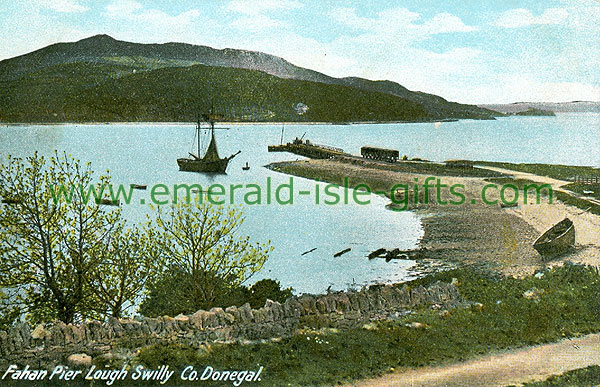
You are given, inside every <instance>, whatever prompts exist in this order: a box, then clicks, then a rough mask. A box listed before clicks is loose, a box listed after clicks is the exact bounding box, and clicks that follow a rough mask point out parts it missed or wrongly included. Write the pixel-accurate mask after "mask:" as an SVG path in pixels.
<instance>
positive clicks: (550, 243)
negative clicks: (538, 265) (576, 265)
mask: <svg viewBox="0 0 600 387" xmlns="http://www.w3.org/2000/svg"><path fill="white" fill-rule="evenodd" d="M573 245H575V227H574V226H573V221H572V220H571V219H569V218H565V219H563V220H561V221H560V222H558V223H557V224H555V225H554V226H552V227H551V228H550V229H549V230H548V231H546V232H545V233H543V234H542V235H541V236H540V237H539V238H538V239H537V240H536V241H535V242H534V243H533V248H534V249H536V250H537V252H538V253H540V255H541V256H542V257H543V258H546V259H548V258H553V257H557V256H559V255H561V254H564V253H565V252H567V251H568V250H569V249H570V248H571V247H572V246H573Z"/></svg>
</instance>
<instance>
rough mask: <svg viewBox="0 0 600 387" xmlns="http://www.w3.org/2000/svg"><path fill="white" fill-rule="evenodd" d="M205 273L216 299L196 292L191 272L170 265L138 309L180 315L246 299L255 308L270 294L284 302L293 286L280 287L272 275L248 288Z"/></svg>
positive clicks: (149, 313)
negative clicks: (214, 290) (270, 277)
mask: <svg viewBox="0 0 600 387" xmlns="http://www.w3.org/2000/svg"><path fill="white" fill-rule="evenodd" d="M202 276H203V280H204V281H210V282H212V286H214V288H215V289H216V294H217V297H216V299H214V300H212V299H208V298H205V297H203V296H202V294H196V292H194V289H196V287H194V286H193V281H194V278H193V277H192V275H191V274H189V273H187V272H184V271H183V270H181V269H179V268H177V267H170V268H169V269H168V270H167V271H166V273H165V274H164V275H162V276H161V277H160V278H158V279H157V280H156V281H154V282H152V283H150V284H149V285H148V293H147V296H146V298H145V299H144V300H143V301H142V303H141V304H140V310H139V312H140V313H141V314H142V315H144V316H146V317H158V316H164V315H167V316H177V315H178V314H191V313H194V312H196V311H198V310H200V309H204V310H209V309H211V308H213V307H221V308H226V307H228V306H241V305H243V304H245V303H246V302H248V303H250V306H252V308H260V307H261V306H263V305H264V304H265V301H266V300H267V298H268V299H270V300H273V301H278V302H284V301H285V300H286V299H287V298H288V297H290V296H291V295H292V288H287V289H281V286H280V284H279V282H278V281H274V280H271V279H263V280H260V281H258V282H256V283H255V284H254V285H252V286H251V287H249V288H248V287H246V286H243V285H238V286H235V285H232V284H231V281H228V280H227V279H226V278H221V277H217V276H214V275H210V274H208V273H203V274H202Z"/></svg>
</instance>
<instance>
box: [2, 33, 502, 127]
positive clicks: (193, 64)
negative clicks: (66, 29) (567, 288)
mask: <svg viewBox="0 0 600 387" xmlns="http://www.w3.org/2000/svg"><path fill="white" fill-rule="evenodd" d="M0 87H1V88H2V90H3V93H2V94H0V121H2V122H65V121H189V120H191V119H193V118H194V117H195V116H196V114H197V113H198V112H202V111H206V110H207V109H208V107H210V106H211V105H212V106H214V107H215V110H218V111H220V112H223V113H224V114H225V115H226V117H227V119H230V120H244V121H281V120H285V121H427V120H443V119H459V118H474V119H493V116H494V114H495V113H493V112H491V111H489V110H486V109H482V108H479V107H476V106H472V105H462V104H458V103H452V102H448V101H446V100H445V99H443V98H441V97H438V96H434V95H430V94H425V93H420V92H413V91H410V90H408V89H406V88H404V87H402V86H401V85H399V84H397V83H394V82H390V81H370V80H366V79H362V78H332V77H329V76H327V75H324V74H321V73H318V72H316V71H312V70H308V69H303V68H301V67H297V66H294V65H293V64H291V63H289V62H287V61H285V60H283V59H282V58H278V57H275V56H272V55H268V54H264V53H260V52H252V51H244V50H233V49H224V50H216V49H213V48H210V47H205V46H193V45H189V44H182V43H167V44H138V43H129V42H123V41H118V40H115V39H112V38H111V37H109V36H106V35H98V36H95V37H91V38H88V39H84V40H81V41H78V42H75V43H58V44H54V45H51V46H48V47H45V48H43V49H40V50H37V51H34V52H32V53H29V54H26V55H23V56H20V57H16V58H11V59H7V60H4V61H1V62H0ZM297 103H303V104H305V105H307V106H308V110H307V112H306V113H305V114H302V115H299V114H297V113H296V111H295V110H294V108H293V107H294V105H295V104H297Z"/></svg>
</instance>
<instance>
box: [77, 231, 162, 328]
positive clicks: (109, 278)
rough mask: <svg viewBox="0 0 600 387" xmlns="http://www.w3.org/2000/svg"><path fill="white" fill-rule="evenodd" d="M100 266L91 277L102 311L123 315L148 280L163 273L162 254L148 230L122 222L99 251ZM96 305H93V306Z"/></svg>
mask: <svg viewBox="0 0 600 387" xmlns="http://www.w3.org/2000/svg"><path fill="white" fill-rule="evenodd" d="M98 257H99V258H100V260H99V263H98V266H97V267H96V268H95V270H93V271H92V272H91V273H90V276H89V278H88V281H89V286H90V289H91V290H92V292H93V298H94V299H97V300H98V301H99V303H98V305H100V309H99V310H98V312H99V313H102V314H110V315H111V316H112V317H116V318H120V317H121V316H122V314H123V312H124V311H125V309H128V308H130V307H132V306H133V305H134V303H133V301H134V300H135V298H136V297H138V296H139V295H140V294H141V293H142V291H143V290H144V289H145V286H146V283H147V282H148V281H149V280H151V279H152V278H153V277H154V276H156V275H158V273H160V271H161V270H160V269H161V267H162V258H161V254H160V252H159V251H158V249H156V248H154V244H153V243H152V241H150V240H149V239H148V237H147V235H146V234H144V233H143V232H141V231H140V230H139V229H137V228H128V229H127V230H124V229H123V225H122V224H120V225H119V226H118V227H117V228H116V230H115V231H114V232H112V233H111V235H110V237H109V238H108V241H107V242H106V243H105V244H104V245H103V246H102V248H101V250H100V251H99V252H98ZM91 307H92V308H93V306H91Z"/></svg>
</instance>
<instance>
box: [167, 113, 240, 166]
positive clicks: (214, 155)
mask: <svg viewBox="0 0 600 387" xmlns="http://www.w3.org/2000/svg"><path fill="white" fill-rule="evenodd" d="M215 117H216V116H215V115H213V114H205V115H203V118H204V119H205V121H206V122H208V123H209V124H210V144H209V145H208V148H207V149H206V153H204V156H203V157H200V156H199V155H200V153H201V151H200V135H201V133H200V132H201V129H202V127H201V125H200V119H198V122H197V125H196V135H197V137H198V152H197V153H198V155H195V154H193V153H191V152H190V156H192V157H191V158H190V157H188V158H180V159H177V165H179V170H180V171H187V172H207V173H225V170H226V169H227V164H229V161H230V160H231V159H232V158H234V157H235V156H237V155H238V154H240V152H241V151H238V152H237V153H235V154H233V155H231V156H229V157H225V158H223V159H222V158H220V157H219V152H218V151H217V141H216V140H215Z"/></svg>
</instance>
